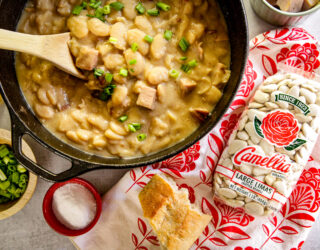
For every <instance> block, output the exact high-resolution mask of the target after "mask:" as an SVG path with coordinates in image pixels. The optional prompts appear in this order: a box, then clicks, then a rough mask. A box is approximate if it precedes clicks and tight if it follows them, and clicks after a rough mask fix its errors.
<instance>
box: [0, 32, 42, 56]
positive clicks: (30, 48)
mask: <svg viewBox="0 0 320 250" xmlns="http://www.w3.org/2000/svg"><path fill="white" fill-rule="evenodd" d="M40 48H41V38H40V36H37V35H28V34H24V33H18V32H13V31H8V30H4V29H0V49H6V50H13V51H18V52H23V53H27V54H32V55H35V56H39V53H40V51H41V49H40Z"/></svg>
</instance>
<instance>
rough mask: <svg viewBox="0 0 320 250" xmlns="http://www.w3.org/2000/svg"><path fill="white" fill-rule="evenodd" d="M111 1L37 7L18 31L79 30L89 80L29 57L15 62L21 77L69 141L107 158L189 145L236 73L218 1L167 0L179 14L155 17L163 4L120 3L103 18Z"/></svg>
mask: <svg viewBox="0 0 320 250" xmlns="http://www.w3.org/2000/svg"><path fill="white" fill-rule="evenodd" d="M88 2H89V1H88ZM93 2H94V1H93ZM112 2H114V1H102V3H101V4H100V5H98V7H97V6H94V8H92V7H90V6H89V3H88V5H87V7H85V6H84V5H83V4H82V2H81V1H76V0H35V1H29V2H28V4H27V6H26V8H25V11H24V13H23V15H22V17H21V20H20V23H19V25H18V31H20V32H24V33H29V34H54V33H61V32H67V31H70V32H71V37H72V39H71V40H70V43H69V47H70V51H71V53H72V55H73V56H74V58H75V63H76V66H77V67H79V68H80V69H82V70H83V72H84V74H85V75H86V76H87V77H88V80H87V81H82V80H79V79H76V78H74V77H72V76H70V75H68V74H66V73H64V72H61V71H60V70H58V69H56V68H55V67H54V66H53V65H52V64H50V63H49V62H47V61H44V60H41V59H39V58H36V57H34V56H30V55H26V54H18V55H17V57H16V70H17V75H18V80H19V83H20V85H21V88H22V90H23V92H24V94H25V96H26V99H27V100H28V102H29V104H30V106H31V107H32V109H33V110H34V112H35V114H36V115H37V116H38V117H39V119H40V120H41V122H42V123H43V124H44V125H45V126H46V127H47V128H48V129H49V130H50V131H51V132H52V133H53V134H54V135H56V136H57V137H59V138H61V139H62V140H64V141H66V142H68V143H71V144H73V145H75V146H76V147H78V148H80V149H82V150H84V151H89V152H92V153H94V154H100V155H103V156H119V157H131V156H137V155H144V154H147V153H150V152H154V151H158V150H160V149H162V148H165V147H168V146H170V145H172V144H175V143H177V142H179V141H181V140H183V139H184V138H186V137H187V136H188V135H190V134H191V133H192V132H193V131H194V130H196V129H197V128H198V127H199V125H200V123H201V122H202V121H203V120H205V119H206V118H207V116H208V115H210V112H212V110H213V109H214V107H215V105H216V104H217V102H218V101H219V99H220V98H221V97H222V90H223V88H224V86H225V84H226V83H227V81H228V79H229V76H230V70H229V66H230V46H229V41H228V34H227V28H226V24H225V21H224V17H223V15H222V14H221V11H220V9H219V6H218V4H217V3H215V2H214V1H207V0H197V1H185V0H176V1H164V3H165V4H167V5H169V6H170V10H168V11H165V10H162V9H161V8H160V10H159V9H158V11H159V14H158V15H157V16H152V15H153V14H154V13H152V12H150V11H149V10H153V11H154V12H157V9H156V3H157V2H156V1H141V4H142V5H143V7H144V8H145V13H144V14H139V13H138V11H137V10H136V6H137V4H138V3H139V1H135V0H121V3H122V4H123V6H122V7H123V8H121V10H117V6H115V7H114V8H110V14H107V15H104V14H103V15H102V16H101V15H98V14H99V11H98V12H97V9H99V8H103V7H104V6H105V5H107V4H110V3H112ZM81 4H82V5H81ZM79 5H80V6H82V7H79ZM75 6H78V7H76V9H75ZM111 6H113V5H112V4H111ZM96 7H97V8H96ZM120 7H121V5H120ZM73 10H74V14H72V11H73ZM76 10H77V11H76ZM79 10H80V11H79ZM105 11H106V12H108V7H106V8H105ZM148 11H149V12H148ZM97 13H98V14H97ZM148 13H149V14H148ZM150 13H151V15H150ZM156 14H157V13H156ZM97 17H98V18H97ZM166 31H167V32H166ZM168 31H169V32H168ZM171 32H172V35H171ZM165 33H166V34H165ZM146 36H147V37H146ZM186 48H187V49H186ZM183 50H186V51H183ZM182 65H184V66H182ZM111 78H112V80H111Z"/></svg>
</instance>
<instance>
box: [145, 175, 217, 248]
mask: <svg viewBox="0 0 320 250" xmlns="http://www.w3.org/2000/svg"><path fill="white" fill-rule="evenodd" d="M139 200H140V203H141V206H142V209H143V214H144V216H145V217H146V218H147V219H148V220H149V222H150V224H151V227H152V228H153V231H154V232H155V233H156V235H157V236H158V239H159V241H160V243H161V247H162V248H163V249H169V250H171V249H172V250H179V249H181V250H186V249H189V248H190V247H191V246H192V244H193V243H194V242H195V241H196V240H197V238H198V237H199V236H200V235H201V233H202V231H203V230H204V229H205V227H206V226H207V225H208V223H209V222H210V220H211V218H212V217H211V216H210V215H207V214H203V213H202V212H201V211H200V210H199V209H198V208H197V207H195V206H193V205H192V204H190V201H189V198H188V191H187V190H186V189H185V188H183V189H180V190H178V187H177V185H176V183H175V182H174V181H173V180H172V179H171V178H170V177H167V176H165V175H162V174H161V175H154V176H153V177H152V179H151V180H150V181H149V183H148V184H147V185H146V186H145V187H144V188H143V190H142V191H141V192H140V194H139Z"/></svg>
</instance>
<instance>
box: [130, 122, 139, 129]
mask: <svg viewBox="0 0 320 250" xmlns="http://www.w3.org/2000/svg"><path fill="white" fill-rule="evenodd" d="M131 125H132V126H133V127H134V128H135V129H136V130H140V129H141V123H131Z"/></svg>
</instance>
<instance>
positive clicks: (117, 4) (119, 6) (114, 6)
mask: <svg viewBox="0 0 320 250" xmlns="http://www.w3.org/2000/svg"><path fill="white" fill-rule="evenodd" d="M110 7H111V8H112V9H114V10H118V11H119V10H122V9H123V8H124V5H123V3H120V2H113V3H110Z"/></svg>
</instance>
